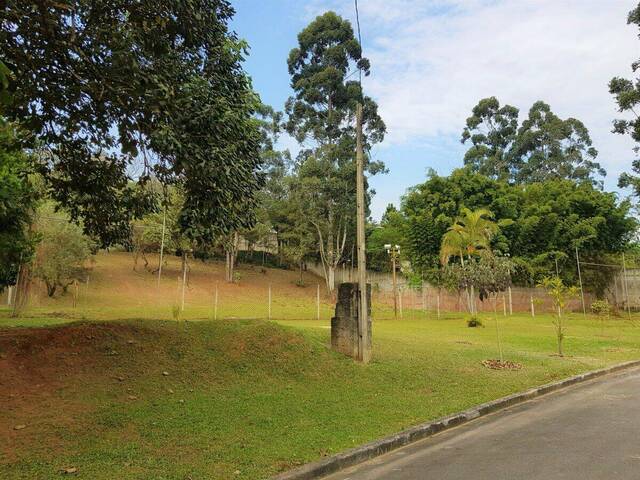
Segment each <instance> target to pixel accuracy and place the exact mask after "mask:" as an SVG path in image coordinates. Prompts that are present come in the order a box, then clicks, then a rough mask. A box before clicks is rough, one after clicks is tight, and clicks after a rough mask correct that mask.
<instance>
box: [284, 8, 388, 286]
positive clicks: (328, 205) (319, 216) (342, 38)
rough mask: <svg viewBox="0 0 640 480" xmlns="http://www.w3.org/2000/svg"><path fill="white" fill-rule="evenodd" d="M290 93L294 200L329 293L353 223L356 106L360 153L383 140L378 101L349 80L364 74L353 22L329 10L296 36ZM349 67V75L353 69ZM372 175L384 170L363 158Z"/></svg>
mask: <svg viewBox="0 0 640 480" xmlns="http://www.w3.org/2000/svg"><path fill="white" fill-rule="evenodd" d="M288 66H289V74H290V75H291V86H292V88H293V91H294V96H292V97H291V98H289V100H288V101H287V104H286V112H287V115H288V120H287V130H288V131H289V133H290V134H292V135H293V136H294V137H295V138H296V139H297V140H298V141H299V142H300V143H302V144H304V143H305V142H306V141H311V142H312V145H311V146H307V147H306V148H304V149H303V151H302V152H301V153H300V155H299V156H298V158H297V164H296V167H295V172H294V173H295V182H294V184H293V185H292V195H293V197H294V198H295V200H294V201H295V202H296V203H297V204H298V205H300V206H301V207H304V210H303V211H304V212H305V214H304V217H305V218H306V219H307V222H308V223H310V224H311V225H312V226H313V228H314V230H315V231H316V234H317V241H318V247H319V252H320V257H321V259H322V264H323V267H324V269H325V272H326V274H325V278H326V282H327V289H328V290H329V291H333V289H334V278H335V269H336V268H337V266H338V264H339V262H340V261H341V259H342V258H343V255H344V251H345V246H346V245H347V238H349V237H351V236H352V235H350V234H349V233H350V232H353V230H354V225H355V215H354V214H355V208H354V205H355V182H354V181H353V179H354V178H355V164H354V163H355V162H354V154H355V128H354V126H353V123H354V118H355V107H356V105H357V103H358V102H360V103H362V105H363V110H364V114H363V125H364V128H363V130H364V137H365V142H364V143H365V149H366V150H368V149H369V148H370V147H371V145H372V144H374V143H377V142H380V141H382V138H383V136H384V132H385V126H384V123H383V122H382V119H381V118H380V116H379V115H378V107H377V105H376V103H375V102H374V101H373V100H372V99H371V98H369V97H366V96H363V94H362V89H361V86H360V84H359V82H357V81H355V80H349V77H350V76H351V75H352V74H353V73H355V72H356V70H357V69H360V70H361V72H362V73H364V74H365V75H368V74H369V67H370V65H369V61H368V60H367V59H366V58H364V57H362V50H361V46H360V44H359V43H358V41H357V40H356V38H355V36H354V33H353V28H352V27H351V24H350V23H349V22H348V21H346V20H344V19H342V18H341V17H339V16H338V15H336V14H335V13H333V12H327V13H325V14H324V15H321V16H319V17H317V18H316V19H315V20H314V21H313V22H311V24H309V25H308V26H307V27H306V28H305V29H304V30H302V32H300V34H299V35H298V46H297V47H296V48H294V49H292V50H291V52H290V54H289V59H288ZM350 70H351V71H350ZM365 162H366V169H367V171H368V172H369V173H370V174H372V175H373V174H375V173H378V172H380V171H382V170H383V168H384V167H383V165H382V164H381V163H379V162H372V161H371V160H370V158H368V156H367V158H366V159H365Z"/></svg>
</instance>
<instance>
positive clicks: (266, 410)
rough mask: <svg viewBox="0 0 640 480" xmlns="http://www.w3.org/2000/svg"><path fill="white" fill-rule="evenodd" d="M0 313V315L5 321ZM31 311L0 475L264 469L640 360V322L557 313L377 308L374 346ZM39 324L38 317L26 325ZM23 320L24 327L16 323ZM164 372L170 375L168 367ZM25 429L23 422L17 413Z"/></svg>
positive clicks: (8, 403)
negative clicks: (349, 349)
mask: <svg viewBox="0 0 640 480" xmlns="http://www.w3.org/2000/svg"><path fill="white" fill-rule="evenodd" d="M6 315H7V312H6V311H4V313H2V312H0V325H8V324H9V322H10V321H9V319H8V318H6ZM64 321H65V319H64V318H62V317H60V316H52V317H51V316H50V317H42V318H39V317H36V316H32V317H30V318H27V319H25V320H21V321H19V322H16V321H13V325H14V327H8V326H7V327H5V328H2V329H0V384H1V385H2V389H1V390H0V404H1V405H2V406H3V407H2V413H1V414H0V432H2V433H1V434H0V455H1V456H0V478H3V479H4V478H6V479H40V478H42V479H45V478H47V479H48V478H56V477H57V476H58V475H60V473H59V472H60V470H61V469H64V468H69V467H74V468H77V473H76V474H75V477H76V478H86V479H113V478H119V479H148V478H154V479H176V480H177V479H180V480H184V479H189V478H192V479H201V478H207V479H228V478H241V479H252V480H253V479H260V478H268V477H269V476H270V475H273V474H275V473H277V472H280V471H282V470H286V469H289V468H292V467H294V466H296V465H298V464H301V463H304V462H307V461H310V460H314V459H318V458H320V457H322V456H324V455H330V454H333V453H336V452H338V451H341V450H344V449H347V448H350V447H353V446H356V445H359V444H362V443H364V442H367V441H369V440H372V439H374V438H377V437H380V436H383V435H387V434H390V433H392V432H395V431H398V430H400V429H403V428H405V427H408V426H410V425H414V424H416V423H419V422H423V421H426V420H429V419H433V418H436V417H439V416H442V415H445V414H448V413H452V412H455V411H459V410H462V409H465V408H467V407H469V406H472V405H474V404H477V403H480V402H484V401H487V400H490V399H494V398H497V397H500V396H503V395H507V394H509V393H513V392H516V391H520V390H523V389H525V388H527V387H530V386H533V385H538V384H542V383H546V382H549V381H552V380H554V379H558V378H561V377H566V376H569V375H572V374H575V373H578V372H584V371H587V370H591V369H595V368H600V367H602V366H604V365H608V364H612V363H617V362H621V361H625V360H630V359H637V358H640V328H639V327H636V326H634V325H632V324H631V323H630V322H629V321H626V320H623V319H612V320H610V321H608V322H607V324H606V325H605V327H604V329H601V325H600V323H599V322H598V321H597V320H596V319H594V318H589V319H587V320H585V319H583V318H582V316H581V315H572V316H571V317H570V318H569V319H568V321H567V337H566V340H565V353H566V355H567V356H566V357H565V358H559V357H557V356H554V355H553V354H554V352H555V349H556V346H555V337H554V330H553V327H552V324H551V317H549V316H538V317H536V318H535V319H533V318H531V317H529V316H518V315H516V316H513V317H506V318H505V317H500V318H499V322H500V328H499V330H500V336H501V340H502V343H503V348H504V355H505V359H507V360H512V361H515V362H519V363H521V364H522V365H523V368H522V369H521V370H517V371H495V370H489V369H487V368H485V367H484V366H483V365H482V364H481V361H482V360H484V359H489V358H497V356H498V350H497V341H496V331H495V327H494V324H493V320H491V319H490V318H488V317H487V318H485V319H484V323H485V327H484V328H468V327H467V326H466V324H465V321H464V319H463V318H462V317H461V316H459V315H448V316H445V317H443V318H442V319H440V320H437V319H434V318H430V319H420V320H403V321H397V322H396V321H377V322H374V332H373V342H374V343H373V348H374V359H373V362H372V363H371V364H370V365H368V366H360V365H357V364H355V363H353V362H352V361H351V360H349V359H347V358H345V357H343V356H341V355H339V354H336V353H334V352H332V351H331V350H330V349H329V348H328V346H327V345H328V342H329V334H330V331H329V324H328V321H321V322H318V321H294V320H287V321H280V322H278V323H274V322H263V321H252V320H219V321H216V322H209V321H201V322H188V323H187V324H186V325H185V326H184V327H182V326H181V327H178V326H177V325H176V324H175V323H173V322H166V321H164V322H163V321H149V320H145V321H123V322H110V323H95V322H94V323H80V324H78V323H73V324H67V325H57V326H52V324H53V323H59V322H64ZM21 322H24V324H25V325H26V326H28V327H36V325H38V324H44V325H49V326H48V327H45V328H23V327H19V326H17V325H16V324H17V323H21ZM16 326H17V327H18V328H15V327H16ZM163 372H166V373H167V375H165V374H163ZM23 425H24V428H21V429H17V430H16V429H15V427H16V426H23Z"/></svg>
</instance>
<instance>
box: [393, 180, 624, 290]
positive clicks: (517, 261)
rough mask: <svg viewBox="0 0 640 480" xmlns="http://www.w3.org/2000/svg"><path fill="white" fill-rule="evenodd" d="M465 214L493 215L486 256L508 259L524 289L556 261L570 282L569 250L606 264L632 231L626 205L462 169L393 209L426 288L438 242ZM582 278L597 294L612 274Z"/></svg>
mask: <svg viewBox="0 0 640 480" xmlns="http://www.w3.org/2000/svg"><path fill="white" fill-rule="evenodd" d="M465 207H466V208H469V209H471V210H475V209H479V208H486V209H488V210H490V211H491V212H492V213H493V215H494V221H495V222H496V223H498V225H499V227H500V228H499V230H498V231H497V232H496V233H495V234H494V235H493V237H492V238H491V249H492V250H493V251H494V252H500V253H501V254H507V253H508V254H509V255H510V256H511V258H512V259H513V261H514V266H515V267H514V268H515V272H514V280H516V281H518V282H519V283H521V284H525V285H532V284H535V283H538V282H539V281H541V280H542V278H543V277H545V276H547V275H548V274H549V272H555V260H556V258H558V260H559V266H560V276H561V278H563V280H564V281H566V282H570V283H574V282H577V278H576V270H575V266H574V264H571V262H566V263H567V266H568V267H567V268H563V264H564V263H565V262H564V261H563V258H575V248H576V246H577V247H578V248H580V251H581V254H580V255H581V257H583V260H584V261H585V262H595V263H611V261H610V260H611V259H609V261H608V260H607V258H606V256H608V255H614V254H619V253H620V252H622V251H624V249H625V248H626V247H627V245H628V243H629V241H630V240H632V239H633V236H634V233H635V230H636V227H637V221H636V220H635V219H634V218H633V216H631V215H630V209H631V205H630V203H629V202H628V201H625V200H622V201H620V200H619V199H618V197H617V195H616V194H615V193H607V192H602V191H601V190H599V189H597V188H595V187H594V186H593V185H591V184H589V183H586V182H581V183H579V184H576V183H575V182H572V181H568V180H548V181H545V182H542V183H534V184H530V185H526V186H525V185H511V184H509V183H507V182H504V181H499V180H493V179H490V178H488V177H485V176H483V175H479V174H475V173H473V172H471V171H469V170H468V169H459V170H454V171H453V172H452V173H451V175H449V176H447V177H441V176H438V175H435V174H432V175H431V176H430V178H428V179H427V181H426V182H424V183H422V184H419V185H416V186H414V187H413V188H411V189H410V190H409V192H408V193H407V195H405V197H404V198H403V199H402V205H401V208H400V213H401V215H402V216H403V218H404V221H405V222H406V229H405V230H404V231H405V232H406V233H405V235H406V238H405V240H404V243H403V244H404V245H406V246H407V248H406V249H405V251H406V253H407V257H408V259H409V260H411V263H412V264H413V266H414V268H418V269H422V271H423V272H424V274H425V277H426V278H427V279H429V280H430V281H436V280H437V274H438V269H439V264H440V261H439V259H440V257H439V254H440V247H441V242H442V237H443V236H444V235H445V234H446V232H447V230H448V228H449V227H450V226H451V225H452V224H453V223H454V221H455V218H456V217H457V215H458V214H459V212H460V211H461V210H462V209H463V208H465ZM583 252H584V253H583ZM583 274H584V277H583V280H584V281H585V284H590V285H591V286H592V287H593V290H594V291H595V292H596V293H598V292H599V291H600V290H602V289H603V288H604V287H605V286H606V285H607V284H608V282H609V277H608V276H609V275H610V274H611V272H608V271H606V269H601V270H596V269H588V270H587V271H585V272H583Z"/></svg>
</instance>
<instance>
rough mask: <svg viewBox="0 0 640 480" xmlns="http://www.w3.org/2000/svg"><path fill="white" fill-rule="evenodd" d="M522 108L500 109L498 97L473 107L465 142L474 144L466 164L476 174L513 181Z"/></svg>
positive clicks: (484, 100) (466, 156) (465, 157)
mask: <svg viewBox="0 0 640 480" xmlns="http://www.w3.org/2000/svg"><path fill="white" fill-rule="evenodd" d="M518 113H519V112H518V109H517V108H515V107H512V106H511V105H505V106H503V107H501V106H500V102H499V101H498V99H497V98H496V97H489V98H484V99H482V100H480V102H478V104H477V105H476V106H475V107H473V110H472V115H471V116H470V117H469V118H467V123H466V126H465V128H464V130H463V131H462V139H461V142H462V143H466V142H467V141H470V142H471V145H472V146H471V147H470V148H469V150H467V152H466V153H465V155H464V164H465V165H468V166H469V167H470V168H471V169H472V170H473V171H474V172H478V173H481V174H483V175H486V176H488V177H491V178H497V179H500V180H509V179H510V178H511V177H512V172H513V171H514V170H515V169H516V168H517V167H518V166H517V165H514V164H513V158H512V151H511V149H512V146H513V143H514V141H515V138H516V133H517V131H518Z"/></svg>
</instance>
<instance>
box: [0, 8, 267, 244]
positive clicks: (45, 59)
mask: <svg viewBox="0 0 640 480" xmlns="http://www.w3.org/2000/svg"><path fill="white" fill-rule="evenodd" d="M233 14H234V10H233V8H232V7H231V5H230V3H229V2H228V1H227V0H200V1H197V2H175V1H172V0H117V1H111V0H67V1H64V2H49V1H44V0H36V1H22V0H8V1H7V2H4V5H3V10H2V15H3V17H2V23H1V24H0V50H1V51H2V55H3V58H4V59H5V61H6V62H7V64H8V66H9V67H10V68H11V69H12V70H13V71H14V75H15V79H14V80H15V86H16V88H15V92H14V101H13V102H12V104H11V106H10V107H9V108H8V109H7V112H6V114H7V116H8V117H9V118H10V119H12V120H16V121H19V122H21V124H22V125H23V127H24V128H25V129H27V130H28V131H31V132H33V133H34V136H33V140H34V141H33V142H32V146H36V145H38V146H39V147H40V148H41V151H42V152H43V155H41V157H42V163H41V165H40V171H41V173H42V174H43V175H44V177H45V178H46V180H47V182H48V186H49V194H50V195H51V196H52V197H53V198H54V199H55V200H57V201H58V202H59V203H60V204H61V205H63V206H64V207H66V209H67V210H68V211H69V212H70V213H71V215H72V217H73V218H74V219H81V220H82V225H83V226H84V229H85V231H87V232H88V233H90V234H92V235H93V236H95V237H97V238H99V239H100V242H101V243H102V244H103V245H108V244H110V243H114V242H118V241H122V240H123V239H126V238H128V237H129V235H130V231H129V230H130V225H131V220H132V219H133V218H136V217H139V216H141V215H142V214H143V213H145V212H146V211H149V210H150V209H153V207H154V204H155V203H156V199H154V198H153V196H152V195H151V194H150V191H149V189H146V188H143V187H144V186H145V184H146V182H147V181H148V180H149V179H150V178H152V177H153V176H157V177H158V178H161V179H162V180H163V181H166V182H173V183H179V184H180V185H181V188H182V189H183V191H184V194H185V200H184V204H183V206H182V211H181V213H180V219H179V223H180V227H181V229H182V231H183V232H184V234H185V235H186V236H187V237H188V238H189V239H191V240H192V241H193V242H201V243H206V242H210V241H212V238H215V237H217V236H219V235H221V234H224V233H227V232H229V231H231V230H233V229H236V228H241V227H248V226H250V224H251V222H252V218H251V210H252V209H251V208H248V209H247V208H242V209H240V208H238V205H239V204H240V201H242V202H243V207H244V206H246V205H247V204H248V205H252V204H253V203H254V196H255V191H256V190H257V189H258V188H259V187H260V185H261V180H260V176H259V175H258V168H259V166H260V163H261V158H260V155H259V132H258V125H257V123H256V121H255V119H254V118H253V112H254V110H255V108H256V106H257V105H258V99H257V96H256V95H255V94H254V92H253V90H252V87H251V83H250V80H249V79H248V77H247V75H246V74H245V73H244V71H243V70H242V67H241V62H242V60H243V55H244V49H245V47H246V45H245V44H244V43H243V42H241V41H240V40H239V39H238V38H237V37H236V35H235V34H234V33H232V32H231V31H230V30H229V29H228V22H229V21H230V19H231V18H232V16H233ZM136 169H137V171H136ZM132 179H135V180H136V182H137V187H136V188H132V187H131V180H132Z"/></svg>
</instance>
